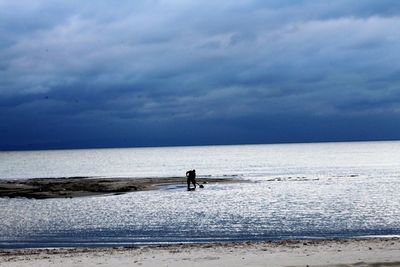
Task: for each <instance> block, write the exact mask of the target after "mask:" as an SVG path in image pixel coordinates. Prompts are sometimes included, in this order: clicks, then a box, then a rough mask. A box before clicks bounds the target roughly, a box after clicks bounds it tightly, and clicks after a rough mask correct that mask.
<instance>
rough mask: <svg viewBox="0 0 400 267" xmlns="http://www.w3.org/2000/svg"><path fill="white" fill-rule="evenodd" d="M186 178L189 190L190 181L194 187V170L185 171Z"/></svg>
mask: <svg viewBox="0 0 400 267" xmlns="http://www.w3.org/2000/svg"><path fill="white" fill-rule="evenodd" d="M186 178H187V189H188V190H190V183H192V184H193V186H194V189H196V170H191V171H187V172H186Z"/></svg>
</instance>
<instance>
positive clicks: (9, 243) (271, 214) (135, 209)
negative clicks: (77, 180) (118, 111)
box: [0, 142, 400, 248]
mask: <svg viewBox="0 0 400 267" xmlns="http://www.w3.org/2000/svg"><path fill="white" fill-rule="evenodd" d="M398 151H400V142H371V143H329V144H295V145H258V146H257V145H254V146H218V147H212V146H209V147H190V148H189V147H186V148H149V149H120V150H119V149H115V150H99V151H97V150H83V151H79V150H78V151H39V152H18V153H17V152H2V153H1V156H0V157H1V159H2V160H1V161H0V162H1V163H0V170H1V176H2V177H3V178H28V177H30V176H29V174H31V176H32V177H60V176H75V175H93V176H107V177H110V176H111V177H117V176H126V177H130V176H132V177H154V176H161V177H169V176H178V175H179V176H183V175H184V172H185V171H186V170H187V169H190V168H194V167H195V168H196V170H197V172H198V173H199V174H200V176H205V177H208V176H213V177H224V176H227V177H236V178H237V179H249V180H250V182H245V183H238V184H207V185H205V188H204V189H199V190H196V191H195V192H187V191H185V185H184V184H181V185H178V186H177V187H171V188H168V187H167V188H163V189H161V190H157V191H143V192H133V193H128V194H124V195H118V196H96V197H84V198H74V199H46V200H31V199H23V198H21V199H8V198H3V199H0V212H1V214H0V215H1V228H0V233H1V236H0V247H6V248H7V247H35V246H39V247H43V246H45V247H46V246H50V247H51V246H77V245H82V246H85V245H96V246H98V245H118V244H119V245H121V244H122V245H123V244H125V245H126V244H141V243H144V244H152V243H168V242H178V243H179V242H208V241H237V240H272V239H289V238H319V237H349V236H361V235H389V234H390V235H398V234H400V222H399V220H398V218H400V197H399V194H398V192H399V189H400V179H399V177H400V168H399V165H400V155H399V154H400V153H399V152H398ZM35 153H38V154H39V155H36V154H35ZM167 154H168V155H169V156H168V157H167V156H166V155H167ZM93 155H97V156H93ZM8 156H10V158H8ZM91 156H93V157H91ZM86 157H89V158H90V159H89V158H86ZM143 157H146V158H145V159H144V158H143ZM82 158H86V161H85V160H82ZM3 159H5V161H3ZM62 159H63V160H62ZM21 161H23V162H25V163H26V164H24V165H23V166H18V165H19V164H18V163H20V162H21ZM65 161H67V162H65ZM4 162H6V163H4ZM46 162H47V163H46ZM77 162H79V163H77ZM8 164H9V165H8ZM125 164H126V165H125ZM141 164H143V165H141ZM6 165H7V166H6ZM17 166H18V167H17ZM34 166H36V167H34ZM41 167H43V168H41ZM29 168H30V169H31V172H29V171H28V169H29ZM182 181H183V182H184V179H183V180H182Z"/></svg>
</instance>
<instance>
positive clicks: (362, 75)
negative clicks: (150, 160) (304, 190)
mask: <svg viewBox="0 0 400 267" xmlns="http://www.w3.org/2000/svg"><path fill="white" fill-rule="evenodd" d="M208 2H209V1H156V0H153V1H134V3H132V1H119V2H118V4H116V3H114V2H110V1H85V3H84V4H82V3H79V2H78V1H49V0H39V1H28V0H25V1H18V2H15V1H1V0H0V29H1V30H0V40H1V42H0V123H1V126H0V139H1V140H0V148H3V149H16V148H30V147H32V148H50V147H92V146H95V147H101V146H141V145H175V144H178V145H182V144H208V143H211V144H214V143H258V142H301V141H324V140H370V139H393V138H394V139H396V138H400V128H399V127H398V126H397V125H395V124H396V121H397V122H398V119H399V118H400V116H399V114H400V104H399V103H400V88H399V85H400V82H399V79H400V63H399V62H400V53H399V52H398V51H400V32H399V31H398V29H399V28H400V2H398V1H344V0H343V1H340V0H339V1H335V2H332V3H328V2H326V1H256V0H254V1H218V2H217V3H211V2H209V3H208ZM377 127H378V129H379V130H377Z"/></svg>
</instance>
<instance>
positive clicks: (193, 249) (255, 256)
mask: <svg viewBox="0 0 400 267" xmlns="http://www.w3.org/2000/svg"><path fill="white" fill-rule="evenodd" d="M0 266H4V267H16V266H19V267H26V266H43V267H47V266H58V267H67V266H76V267H80V266H87V267H93V266H116V267H118V266H149V267H156V266H208V267H209V266H331V267H333V266H336V267H344V266H369V267H378V266H381V267H384V266H400V239H399V238H397V237H392V238H369V239H341V240H317V241H301V240H298V241H295V240H294V241H280V242H246V243H226V244H197V245H193V244H192V245H189V244H181V245H168V246H140V247H130V248H124V247H120V248H79V249H78V248H74V249H32V250H27V249H25V250H8V251H6V250H3V251H0Z"/></svg>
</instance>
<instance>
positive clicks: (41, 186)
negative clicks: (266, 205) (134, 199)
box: [0, 177, 243, 199]
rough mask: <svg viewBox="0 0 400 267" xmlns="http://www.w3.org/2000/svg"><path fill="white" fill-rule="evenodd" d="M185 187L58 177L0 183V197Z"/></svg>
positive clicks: (176, 181)
mask: <svg viewBox="0 0 400 267" xmlns="http://www.w3.org/2000/svg"><path fill="white" fill-rule="evenodd" d="M196 181H197V183H198V184H199V185H204V184H213V183H238V182H243V180H238V179H228V178H199V179H196ZM169 185H186V178H184V177H166V178H97V177H61V178H34V179H24V180H6V179H2V180H0V197H10V198H15V197H26V198H33V199H46V198H73V197H84V196H95V195H102V194H116V195H117V194H123V193H129V192H135V191H144V190H156V189H159V188H160V187H162V186H169Z"/></svg>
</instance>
